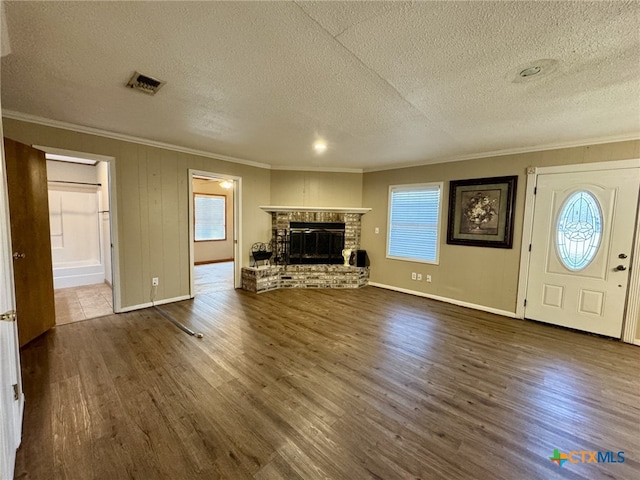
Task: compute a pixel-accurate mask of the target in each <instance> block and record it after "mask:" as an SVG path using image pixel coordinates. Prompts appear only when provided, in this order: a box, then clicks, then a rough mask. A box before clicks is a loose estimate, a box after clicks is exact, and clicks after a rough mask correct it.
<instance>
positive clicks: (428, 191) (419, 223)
mask: <svg viewBox="0 0 640 480" xmlns="http://www.w3.org/2000/svg"><path fill="white" fill-rule="evenodd" d="M441 191H442V183H425V184H415V185H392V186H390V187H389V230H388V237H387V258H393V259H396V260H410V261H414V262H424V263H438V245H439V241H438V240H439V238H438V236H439V235H438V233H439V231H440V228H439V223H440V193H441Z"/></svg>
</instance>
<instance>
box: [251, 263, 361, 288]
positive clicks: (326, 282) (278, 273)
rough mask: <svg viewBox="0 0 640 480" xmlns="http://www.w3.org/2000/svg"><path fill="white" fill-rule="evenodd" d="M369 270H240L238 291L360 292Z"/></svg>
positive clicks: (319, 267)
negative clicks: (339, 290) (293, 289)
mask: <svg viewBox="0 0 640 480" xmlns="http://www.w3.org/2000/svg"><path fill="white" fill-rule="evenodd" d="M368 283H369V267H352V266H344V265H269V266H260V267H243V268H242V288H243V289H244V290H248V291H250V292H254V293H262V292H268V291H270V290H275V289H278V288H360V287H364V286H365V285H367V284H368Z"/></svg>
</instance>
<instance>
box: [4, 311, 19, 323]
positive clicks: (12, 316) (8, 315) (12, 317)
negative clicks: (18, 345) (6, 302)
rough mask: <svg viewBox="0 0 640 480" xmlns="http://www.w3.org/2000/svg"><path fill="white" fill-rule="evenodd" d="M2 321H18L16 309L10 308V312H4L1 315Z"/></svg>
mask: <svg viewBox="0 0 640 480" xmlns="http://www.w3.org/2000/svg"><path fill="white" fill-rule="evenodd" d="M0 321H2V322H15V321H16V311H15V310H9V311H8V312H4V313H3V314H2V315H0Z"/></svg>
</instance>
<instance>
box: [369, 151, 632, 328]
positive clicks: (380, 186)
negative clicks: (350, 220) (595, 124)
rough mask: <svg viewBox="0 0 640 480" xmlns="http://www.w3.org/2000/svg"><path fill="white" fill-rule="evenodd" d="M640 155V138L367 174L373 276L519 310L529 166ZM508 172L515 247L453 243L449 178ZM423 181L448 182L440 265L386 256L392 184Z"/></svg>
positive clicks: (394, 283)
mask: <svg viewBox="0 0 640 480" xmlns="http://www.w3.org/2000/svg"><path fill="white" fill-rule="evenodd" d="M639 157H640V141H630V142H620V143H613V144H604V145H594V146H589V147H579V148H568V149H561V150H550V151H545V152H537V153H527V154H518V155H506V156H501V157H493V158H486V159H480V160H468V161H462V162H454V163H442V164H436V165H427V166H422V167H413V168H404V169H397V170H385V171H381V172H371V173H366V174H365V175H364V187H363V200H362V204H363V206H366V207H371V208H372V211H371V212H370V213H368V214H366V215H364V216H363V217H362V228H363V230H362V247H363V248H364V249H366V250H367V253H368V254H369V258H370V259H371V281H372V282H377V283H382V284H386V285H391V286H394V287H399V288H404V289H408V290H414V291H419V292H424V293H428V294H432V295H438V296H442V297H447V298H451V299H456V300H460V301H463V302H469V303H473V304H478V305H483V306H486V307H491V308H495V309H498V310H504V311H507V312H515V309H516V296H517V288H518V272H519V262H520V246H521V240H522V226H523V216H524V200H525V184H526V174H525V172H526V168H527V167H528V166H536V167H545V166H552V165H565V164H577V163H589V162H601V161H609V160H624V159H631V158H639ZM504 175H518V187H517V195H516V206H515V228H514V242H513V249H508V250H507V249H499V248H481V247H468V246H459V245H447V243H446V235H447V202H448V198H449V188H448V187H449V185H448V182H449V181H450V180H459V179H465V178H480V177H493V176H504ZM421 182H444V191H443V196H442V206H441V208H442V210H441V228H440V263H439V265H429V264H423V263H414V262H406V261H399V260H389V259H387V258H385V253H386V230H387V203H388V189H389V185H396V184H408V183H421ZM375 227H379V229H380V233H379V234H375V233H374V229H375ZM411 272H419V273H422V274H423V278H424V275H427V274H429V275H431V276H432V279H433V281H432V283H430V284H429V283H426V282H425V281H424V280H423V281H422V282H417V281H413V280H411ZM638 333H639V334H640V332H638ZM637 336H638V337H639V338H640V335H637Z"/></svg>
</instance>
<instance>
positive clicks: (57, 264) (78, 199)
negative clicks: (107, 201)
mask: <svg viewBox="0 0 640 480" xmlns="http://www.w3.org/2000/svg"><path fill="white" fill-rule="evenodd" d="M47 179H48V180H49V223H50V225H51V232H50V233H51V250H52V261H53V281H54V287H55V288H66V287H76V286H80V285H92V284H96V283H102V282H104V280H105V267H104V262H103V255H102V250H103V248H104V247H103V241H102V238H101V227H102V225H101V223H102V220H101V218H100V216H99V214H98V211H99V208H100V202H101V191H100V188H99V187H98V186H97V185H96V183H97V181H98V169H97V168H96V167H95V166H90V165H79V164H71V163H63V162H51V161H48V162H47ZM56 182H60V183H56ZM63 182H77V183H63ZM85 183H87V184H90V185H85Z"/></svg>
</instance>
